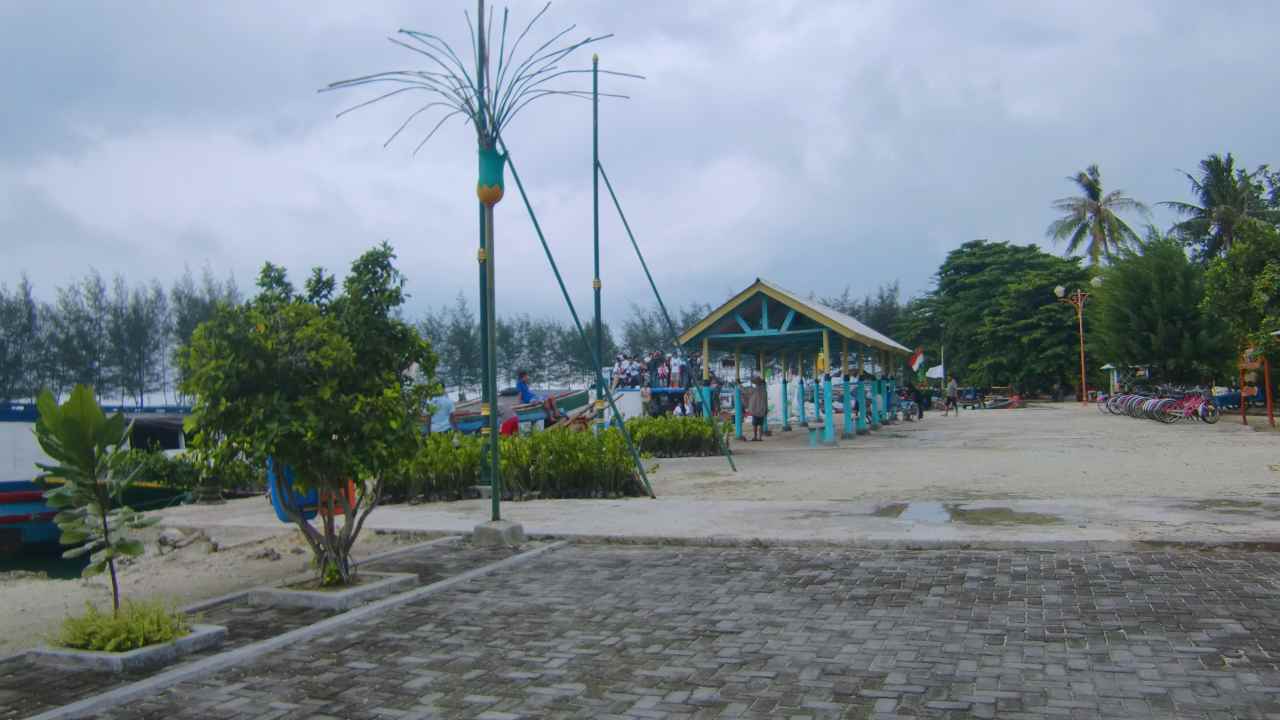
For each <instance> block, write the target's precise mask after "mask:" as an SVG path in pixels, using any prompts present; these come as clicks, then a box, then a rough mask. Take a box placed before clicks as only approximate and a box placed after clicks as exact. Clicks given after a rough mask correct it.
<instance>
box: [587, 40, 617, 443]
mask: <svg viewBox="0 0 1280 720" xmlns="http://www.w3.org/2000/svg"><path fill="white" fill-rule="evenodd" d="M599 70H600V56H599V55H594V54H593V55H592V56H591V237H592V243H591V244H592V248H593V250H594V254H595V276H594V278H593V279H592V281H591V287H592V289H593V290H594V291H595V301H596V377H597V378H598V380H597V382H598V384H597V385H596V404H597V408H596V409H597V411H599V409H600V408H599V407H598V406H599V401H600V399H601V398H602V397H604V393H605V387H604V383H603V378H604V372H603V368H602V367H601V365H600V364H601V363H603V362H604V322H603V321H602V320H601V318H600V93H599V87H600V84H599V78H600V73H599ZM610 395H612V393H610ZM614 417H615V418H616V417H617V416H616V415H615V416H614Z"/></svg>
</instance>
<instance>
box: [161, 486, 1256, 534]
mask: <svg viewBox="0 0 1280 720" xmlns="http://www.w3.org/2000/svg"><path fill="white" fill-rule="evenodd" d="M1229 502H1230V503H1232V504H1229V505H1218V506H1215V505H1213V504H1209V503H1207V501H1193V500H1185V499H1169V498H1106V499H1092V500H1090V499H1080V498H1064V499H1059V500H1052V501H1047V500H1001V501H979V502H958V503H941V502H937V501H923V502H922V501H913V502H910V503H884V502H876V501H808V502H795V501H792V502H769V501H752V500H697V499H690V498H659V499H657V500H646V499H628V500H544V501H535V502H521V503H504V504H503V506H502V508H503V510H502V512H503V517H504V518H506V519H510V520H514V521H516V522H520V523H522V524H523V525H524V527H525V531H526V532H527V533H529V534H533V535H556V536H563V537H581V536H585V537H614V538H633V539H637V540H640V539H650V540H652V539H660V538H672V539H683V540H689V541H695V542H704V541H705V542H714V541H724V540H733V541H751V540H762V541H770V542H783V543H797V542H830V543H853V544H864V543H865V544H905V545H929V544H939V543H942V544H953V543H954V544H966V543H976V544H984V545H1000V544H1001V543H1014V544H1023V543H1048V542H1051V543H1060V542H1092V543H1132V542H1195V543H1210V544H1213V543H1234V542H1250V543H1270V542H1276V541H1280V502H1277V500H1276V499H1275V498H1269V497H1267V498H1234V499H1232V500H1231V501H1229ZM488 513H489V503H488V502H487V501H482V500H467V501H462V502H454V503H438V504H432V505H389V506H384V507H380V508H378V509H377V510H375V511H374V512H373V514H372V515H371V516H370V517H369V521H368V522H367V524H366V526H365V529H366V531H368V530H405V531H436V532H469V531H470V530H471V528H472V527H474V526H475V525H476V524H477V523H481V522H484V521H485V520H487V519H488ZM877 513H879V515H877ZM163 515H164V522H165V524H168V525H174V526H178V527H199V528H206V529H209V528H212V529H215V530H216V529H221V528H232V527H258V528H261V527H264V526H279V521H278V520H276V518H275V515H274V513H273V512H272V510H271V506H270V505H269V504H268V503H267V502H266V501H265V500H261V499H250V500H237V501H234V502H230V503H227V504H226V505H223V506H220V507H217V508H213V509H212V511H211V508H208V507H203V506H190V505H189V506H184V507H180V508H174V509H172V510H167V511H165V512H164V513H163ZM894 515H896V517H895V516H894Z"/></svg>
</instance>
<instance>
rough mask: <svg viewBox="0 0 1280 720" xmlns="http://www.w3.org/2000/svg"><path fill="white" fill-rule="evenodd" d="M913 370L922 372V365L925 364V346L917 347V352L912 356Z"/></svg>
mask: <svg viewBox="0 0 1280 720" xmlns="http://www.w3.org/2000/svg"><path fill="white" fill-rule="evenodd" d="M910 362H911V372H920V366H921V365H924V348H916V354H915V355H912V356H911V361H910Z"/></svg>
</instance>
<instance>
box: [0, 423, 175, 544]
mask: <svg viewBox="0 0 1280 720" xmlns="http://www.w3.org/2000/svg"><path fill="white" fill-rule="evenodd" d="M102 409H103V411H105V412H106V413H108V414H112V413H115V412H124V413H125V416H126V417H127V418H129V420H131V421H132V422H133V432H132V434H131V435H130V439H129V440H130V447H139V448H150V447H154V446H155V445H159V446H160V448H161V449H162V450H164V451H165V452H180V451H181V450H182V449H184V448H185V447H186V436H185V435H184V433H183V430H182V421H183V417H184V416H185V414H186V413H188V412H190V408H185V407H178V406H160V407H146V408H140V409H139V408H127V407H120V406H112V405H105V406H103V408H102ZM35 423H36V407H35V404H34V403H7V404H0V457H4V458H5V459H4V461H3V465H0V555H8V554H12V553H16V552H21V551H22V549H23V548H24V547H29V546H41V545H53V544H56V543H57V541H58V536H59V531H58V527H57V526H56V525H54V524H53V516H54V515H56V514H57V511H56V510H54V509H52V508H50V507H49V506H48V505H47V504H46V503H45V501H44V492H45V490H48V489H49V487H50V486H51V485H53V484H56V481H53V482H52V483H51V482H45V481H37V480H36V477H37V476H38V475H39V470H38V468H36V463H44V464H47V465H48V464H53V461H52V460H51V459H50V458H49V457H48V456H46V455H45V454H44V453H43V452H42V451H41V450H40V445H39V443H38V442H37V441H36V437H35V434H34V432H33V431H34V429H35ZM181 495H182V493H181V492H180V491H177V490H174V489H173V488H168V487H161V486H158V485H150V484H147V483H135V484H134V485H132V486H131V487H130V488H129V489H128V490H127V491H126V492H125V495H124V498H123V500H124V504H125V505H128V506H130V507H132V508H134V509H135V510H143V509H149V508H153V507H160V506H163V505H166V504H171V503H173V502H174V501H176V500H178V499H179V497H180V496H181Z"/></svg>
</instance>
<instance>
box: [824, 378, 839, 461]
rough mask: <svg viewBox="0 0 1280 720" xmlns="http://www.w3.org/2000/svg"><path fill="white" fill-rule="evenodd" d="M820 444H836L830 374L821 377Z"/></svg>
mask: <svg viewBox="0 0 1280 720" xmlns="http://www.w3.org/2000/svg"><path fill="white" fill-rule="evenodd" d="M822 413H823V415H822V444H823V445H835V444H836V419H835V413H833V412H832V408H831V374H830V373H826V374H824V375H823V376H822Z"/></svg>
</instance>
